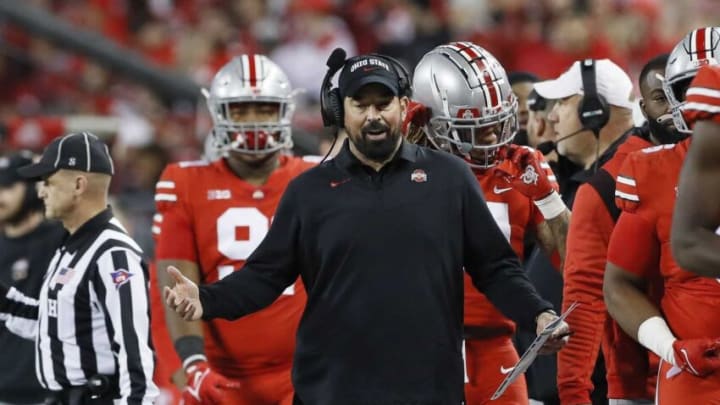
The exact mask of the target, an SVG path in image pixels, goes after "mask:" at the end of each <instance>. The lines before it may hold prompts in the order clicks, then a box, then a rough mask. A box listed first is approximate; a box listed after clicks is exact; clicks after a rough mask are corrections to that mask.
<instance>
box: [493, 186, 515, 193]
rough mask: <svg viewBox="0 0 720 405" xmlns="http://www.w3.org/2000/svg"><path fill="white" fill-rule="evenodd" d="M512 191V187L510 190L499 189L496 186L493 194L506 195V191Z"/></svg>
mask: <svg viewBox="0 0 720 405" xmlns="http://www.w3.org/2000/svg"><path fill="white" fill-rule="evenodd" d="M510 190H512V187H508V188H498V186H495V187H494V188H493V192H494V193H495V194H502V193H504V192H506V191H510Z"/></svg>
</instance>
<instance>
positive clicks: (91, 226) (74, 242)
mask: <svg viewBox="0 0 720 405" xmlns="http://www.w3.org/2000/svg"><path fill="white" fill-rule="evenodd" d="M112 217H113V213H112V208H110V206H108V207H107V208H105V209H104V210H102V211H100V213H99V214H97V215H95V216H94V217H92V218H90V219H89V220H87V221H86V222H85V223H84V224H82V225H81V226H80V228H78V230H77V231H75V233H74V234H72V235H69V236H68V237H67V239H66V240H65V243H64V245H65V247H66V248H67V250H69V251H75V250H77V249H78V248H80V247H81V246H82V245H83V243H84V242H86V241H87V240H88V239H91V238H95V236H97V234H98V233H99V232H100V230H102V229H104V228H105V227H106V226H107V223H108V221H110V220H111V219H112Z"/></svg>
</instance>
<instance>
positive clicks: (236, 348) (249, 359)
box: [154, 156, 314, 378]
mask: <svg viewBox="0 0 720 405" xmlns="http://www.w3.org/2000/svg"><path fill="white" fill-rule="evenodd" d="M313 165H314V163H310V162H308V161H305V160H303V159H300V158H294V157H288V156H282V157H281V158H280V166H279V167H278V168H277V169H276V170H275V171H274V172H273V173H272V174H271V175H270V177H269V179H268V181H267V183H266V184H265V185H263V186H260V187H256V186H253V185H251V184H249V183H247V182H245V181H243V180H241V179H240V178H238V177H237V176H236V175H235V174H234V173H233V172H232V171H231V170H230V168H229V167H228V166H227V163H226V162H225V160H224V159H220V160H218V161H216V162H214V163H207V162H203V161H198V162H181V163H178V164H171V165H169V166H168V167H167V168H166V169H165V171H164V172H163V174H162V176H161V178H160V181H159V182H158V184H157V189H156V194H155V201H156V204H157V211H158V216H157V217H156V220H157V221H156V225H155V226H156V228H155V229H154V231H155V233H156V235H155V237H156V240H157V248H156V259H157V260H188V261H191V262H195V263H197V264H198V266H199V268H200V273H201V282H202V283H212V282H214V281H218V280H219V279H221V278H223V277H225V276H227V275H229V274H230V273H232V272H233V271H237V270H238V269H240V268H241V267H242V265H243V264H244V261H245V260H246V259H247V258H248V256H250V254H251V253H252V252H253V251H254V250H255V248H256V247H257V246H258V245H259V244H260V242H261V241H262V240H263V238H264V237H265V234H266V233H267V231H268V228H269V226H270V222H271V221H272V218H273V215H274V214H275V210H276V208H277V205H278V203H279V201H280V197H281V196H282V194H283V192H284V191H285V188H286V187H287V185H288V183H289V182H290V180H292V179H293V178H294V177H296V176H297V175H298V174H300V173H301V172H303V171H305V170H307V169H308V168H309V167H311V166H313ZM305 301H306V295H305V291H304V289H303V288H302V285H301V284H300V281H299V280H298V281H297V282H296V283H295V284H294V285H292V286H290V287H288V289H286V290H285V292H284V293H283V294H282V295H281V296H280V297H279V298H278V299H277V301H275V302H274V303H273V304H272V305H270V306H269V307H267V308H265V309H263V310H261V311H258V312H256V313H254V314H251V315H248V316H245V317H243V318H241V319H239V320H235V321H232V322H230V321H226V320H213V321H209V322H204V323H203V325H204V333H205V350H206V354H207V356H208V360H209V361H210V363H211V365H212V366H213V368H215V369H217V370H218V371H220V372H221V373H223V374H224V375H226V376H229V377H238V378H240V377H242V376H244V375H247V374H252V373H254V372H255V371H257V370H263V369H266V368H268V367H277V366H279V365H285V364H289V363H290V362H291V360H292V355H293V351H294V348H295V333H296V329H297V325H298V322H299V320H300V316H301V314H302V311H303V309H304V306H305Z"/></svg>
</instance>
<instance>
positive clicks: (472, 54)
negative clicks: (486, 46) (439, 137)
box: [460, 44, 500, 107]
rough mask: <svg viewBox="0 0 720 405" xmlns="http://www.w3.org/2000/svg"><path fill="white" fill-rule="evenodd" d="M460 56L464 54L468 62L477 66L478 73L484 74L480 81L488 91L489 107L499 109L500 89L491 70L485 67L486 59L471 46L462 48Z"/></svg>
mask: <svg viewBox="0 0 720 405" xmlns="http://www.w3.org/2000/svg"><path fill="white" fill-rule="evenodd" d="M463 45H465V44H463ZM460 54H462V55H463V56H464V57H465V59H467V60H468V62H470V63H474V64H475V66H477V68H478V73H482V77H480V80H482V83H483V85H484V86H485V88H486V89H487V90H486V91H485V94H487V95H489V96H490V106H489V107H498V106H499V105H500V94H499V89H498V88H497V86H495V83H494V82H493V78H492V76H491V74H490V73H489V69H487V66H486V65H485V57H484V56H483V55H481V54H479V53H478V52H476V51H475V49H473V47H471V46H466V47H464V48H460Z"/></svg>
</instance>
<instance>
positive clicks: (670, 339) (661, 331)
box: [638, 316, 677, 366]
mask: <svg viewBox="0 0 720 405" xmlns="http://www.w3.org/2000/svg"><path fill="white" fill-rule="evenodd" d="M676 340H677V338H676V337H675V335H673V333H672V332H671V331H670V327H668V324H667V323H666V322H665V320H664V319H663V318H661V317H659V316H653V317H652V318H648V319H646V320H645V321H643V323H641V324H640V327H639V328H638V342H640V344H641V345H643V346H645V347H646V348H648V349H649V350H650V351H652V352H653V353H655V354H657V355H658V356H660V358H661V359H663V360H665V361H666V362H668V363H670V364H672V365H673V366H677V364H676V362H675V352H674V350H673V343H675V341H676Z"/></svg>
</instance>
